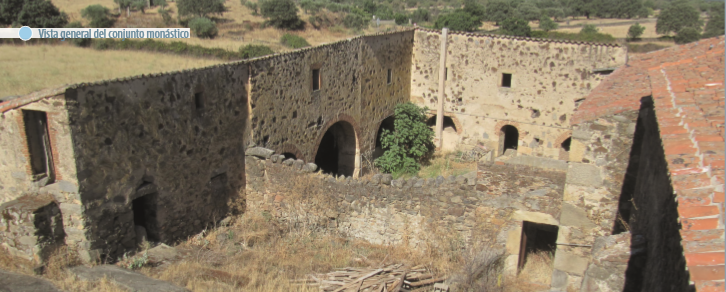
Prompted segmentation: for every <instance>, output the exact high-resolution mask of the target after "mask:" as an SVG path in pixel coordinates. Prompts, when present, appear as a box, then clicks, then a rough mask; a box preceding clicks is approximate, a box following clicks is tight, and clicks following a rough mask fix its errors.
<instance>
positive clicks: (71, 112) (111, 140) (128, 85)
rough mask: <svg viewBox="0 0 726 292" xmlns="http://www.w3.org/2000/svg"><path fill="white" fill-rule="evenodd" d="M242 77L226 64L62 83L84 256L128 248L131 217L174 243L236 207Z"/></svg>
mask: <svg viewBox="0 0 726 292" xmlns="http://www.w3.org/2000/svg"><path fill="white" fill-rule="evenodd" d="M247 80H248V75H247V66H246V65H245V64H244V63H231V64H226V65H218V66H213V67H208V68H204V69H195V70H193V71H184V72H181V73H173V74H160V75H153V76H143V77H136V78H128V79H123V80H115V81H110V82H103V83H96V84H81V85H77V86H73V87H70V88H68V89H67V90H66V93H65V98H66V101H67V110H68V116H69V120H70V130H71V131H70V132H71V133H70V136H72V139H73V149H74V152H75V167H76V168H77V169H78V182H79V187H80V194H81V195H80V197H81V200H82V203H83V215H84V220H85V223H86V224H85V225H86V230H85V231H86V233H85V235H86V236H87V239H88V241H89V244H88V245H90V246H86V248H87V249H89V250H91V253H90V258H97V257H99V256H100V257H101V258H102V259H109V260H115V259H116V258H117V257H119V256H120V255H122V254H123V253H124V252H125V251H128V250H130V249H134V248H136V246H137V243H138V240H139V235H138V234H137V231H136V230H135V227H134V226H135V225H140V226H144V227H145V229H146V233H147V235H148V238H149V239H151V240H154V241H161V242H165V243H173V242H174V241H177V240H180V239H184V238H185V237H186V236H188V235H191V234H194V233H197V232H199V231H201V230H202V229H204V228H205V227H206V226H208V225H210V224H213V223H215V221H218V220H221V219H222V218H224V216H226V215H227V214H228V212H230V211H232V212H234V211H235V210H237V211H241V210H242V208H237V209H235V208H234V204H235V201H239V199H241V198H242V197H241V196H240V195H241V194H240V192H241V191H242V190H243V189H244V154H243V145H244V144H245V142H246V141H245V140H244V139H243V137H244V131H245V128H246V127H247V119H248V102H247V90H246V88H245V84H246V81H247ZM142 197H143V198H142ZM140 198H142V199H140ZM137 199H139V200H137ZM135 200H136V201H135ZM135 202H136V203H135ZM230 207H232V209H230ZM61 209H63V208H62V207H61ZM134 209H136V212H134ZM135 221H143V222H141V223H140V222H135Z"/></svg>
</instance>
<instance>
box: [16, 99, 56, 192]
mask: <svg viewBox="0 0 726 292" xmlns="http://www.w3.org/2000/svg"><path fill="white" fill-rule="evenodd" d="M23 123H24V124H25V137H26V139H27V143H28V154H29V155H30V169H31V171H32V174H33V180H36V181H37V180H41V179H46V178H47V179H48V183H49V182H50V180H52V177H53V173H52V171H53V156H52V152H51V148H50V139H49V137H48V116H47V115H46V113H45V112H41V111H32V110H23Z"/></svg>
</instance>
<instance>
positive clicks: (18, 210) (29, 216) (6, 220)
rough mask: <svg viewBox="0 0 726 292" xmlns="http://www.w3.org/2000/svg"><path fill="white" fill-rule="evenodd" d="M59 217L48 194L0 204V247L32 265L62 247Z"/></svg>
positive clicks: (56, 205) (61, 226)
mask: <svg viewBox="0 0 726 292" xmlns="http://www.w3.org/2000/svg"><path fill="white" fill-rule="evenodd" d="M65 237H66V234H65V232H64V231H63V218H62V216H61V211H60V209H59V208H58V204H57V203H56V202H55V201H54V200H53V197H52V196H50V195H44V196H37V195H36V196H31V195H26V196H23V197H20V198H18V199H16V200H13V201H10V202H6V203H5V204H2V205H0V246H2V247H3V248H5V249H6V250H7V251H8V252H9V253H10V254H11V255H12V256H18V257H22V258H25V259H28V260H31V261H34V262H35V263H40V262H42V261H43V260H45V259H47V258H48V256H49V255H50V253H52V252H53V251H54V250H55V249H56V248H58V247H60V246H62V245H64V244H65Z"/></svg>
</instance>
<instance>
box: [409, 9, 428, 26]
mask: <svg viewBox="0 0 726 292" xmlns="http://www.w3.org/2000/svg"><path fill="white" fill-rule="evenodd" d="M430 20H431V14H430V13H429V11H428V10H426V9H423V8H419V9H416V11H414V12H413V13H412V14H411V21H413V22H415V23H419V22H427V21H430Z"/></svg>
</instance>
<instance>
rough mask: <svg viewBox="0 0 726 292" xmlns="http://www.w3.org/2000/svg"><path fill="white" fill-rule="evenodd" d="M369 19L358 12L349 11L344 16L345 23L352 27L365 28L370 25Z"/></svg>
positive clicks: (346, 25)
mask: <svg viewBox="0 0 726 292" xmlns="http://www.w3.org/2000/svg"><path fill="white" fill-rule="evenodd" d="M368 23H369V22H368V19H366V18H364V17H363V16H362V15H360V14H357V13H348V15H346V16H345V17H344V18H343V25H345V27H347V28H350V29H365V28H367V27H368Z"/></svg>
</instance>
